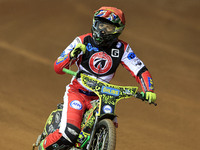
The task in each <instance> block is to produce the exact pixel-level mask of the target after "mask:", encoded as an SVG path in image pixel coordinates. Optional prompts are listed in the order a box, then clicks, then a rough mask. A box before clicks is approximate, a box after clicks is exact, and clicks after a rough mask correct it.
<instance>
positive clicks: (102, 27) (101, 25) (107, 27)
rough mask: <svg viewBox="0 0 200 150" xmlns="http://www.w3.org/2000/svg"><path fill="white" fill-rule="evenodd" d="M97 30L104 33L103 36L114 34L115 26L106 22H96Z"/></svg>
mask: <svg viewBox="0 0 200 150" xmlns="http://www.w3.org/2000/svg"><path fill="white" fill-rule="evenodd" d="M97 29H98V30H99V31H102V32H104V34H114V33H115V29H116V26H115V25H114V24H110V23H107V22H102V21H98V23H97Z"/></svg>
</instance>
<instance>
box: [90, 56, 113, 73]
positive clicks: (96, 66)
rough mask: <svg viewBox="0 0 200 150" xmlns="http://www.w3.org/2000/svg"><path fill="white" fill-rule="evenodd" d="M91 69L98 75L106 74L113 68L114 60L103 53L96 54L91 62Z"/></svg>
mask: <svg viewBox="0 0 200 150" xmlns="http://www.w3.org/2000/svg"><path fill="white" fill-rule="evenodd" d="M89 66H90V69H91V70H92V71H93V72H94V73H97V74H105V73H107V72H108V71H109V70H110V69H111V67H112V58H111V57H110V56H109V55H108V54H106V53H103V52H99V53H95V54H93V55H92V56H91V58H90V60H89Z"/></svg>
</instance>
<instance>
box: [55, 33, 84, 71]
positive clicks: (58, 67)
mask: <svg viewBox="0 0 200 150" xmlns="http://www.w3.org/2000/svg"><path fill="white" fill-rule="evenodd" d="M78 43H82V42H81V40H80V38H79V37H77V38H75V39H74V41H73V42H72V43H71V44H70V45H69V46H68V47H67V48H66V49H65V50H64V51H63V52H62V54H61V55H60V56H59V57H58V58H57V60H56V61H55V63H54V70H55V72H56V73H58V74H64V72H63V71H62V70H63V68H67V69H69V67H70V65H72V64H74V62H75V61H77V59H78V58H79V56H80V55H81V54H82V53H80V54H79V56H78V57H77V58H76V59H73V61H72V62H71V57H70V52H71V51H72V50H73V49H74V48H75V47H76V45H77V44H78Z"/></svg>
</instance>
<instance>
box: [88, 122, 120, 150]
mask: <svg viewBox="0 0 200 150" xmlns="http://www.w3.org/2000/svg"><path fill="white" fill-rule="evenodd" d="M115 145H116V128H115V126H114V124H113V122H112V121H111V120H110V119H103V120H101V121H100V122H99V123H98V124H97V126H96V131H95V134H94V138H93V141H92V146H91V150H115Z"/></svg>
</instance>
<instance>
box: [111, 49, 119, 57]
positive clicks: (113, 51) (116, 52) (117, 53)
mask: <svg viewBox="0 0 200 150" xmlns="http://www.w3.org/2000/svg"><path fill="white" fill-rule="evenodd" d="M111 56H112V57H119V49H112V51H111Z"/></svg>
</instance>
